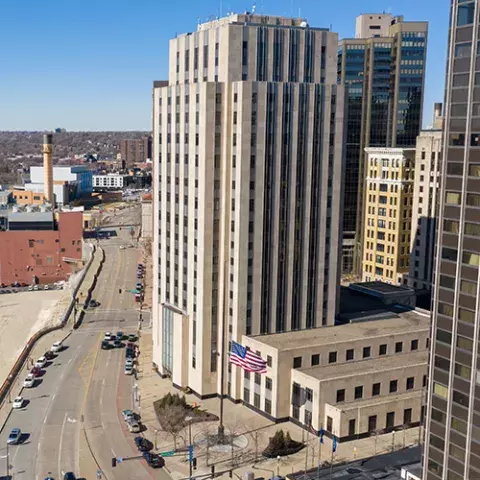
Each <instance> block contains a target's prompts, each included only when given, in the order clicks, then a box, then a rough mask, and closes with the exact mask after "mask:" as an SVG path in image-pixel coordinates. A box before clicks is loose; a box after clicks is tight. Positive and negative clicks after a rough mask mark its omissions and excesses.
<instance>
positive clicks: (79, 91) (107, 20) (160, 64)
mask: <svg viewBox="0 0 480 480" xmlns="http://www.w3.org/2000/svg"><path fill="white" fill-rule="evenodd" d="M435 6H437V5H436V4H435V2H434V1H433V0H426V1H425V2H421V3H418V2H415V1H414V0H405V1H404V2H403V3H402V9H401V10H393V9H392V8H390V5H389V3H388V2H384V1H381V0H364V1H362V2H361V5H359V4H358V2H356V1H354V0H345V1H344V2H343V3H342V5H341V6H340V5H338V4H329V3H328V4H327V3H324V4H317V3H313V2H312V3H306V2H296V3H293V2H292V1H289V0H280V1H279V2H274V1H273V0H264V1H261V2H257V4H256V13H259V14H262V13H264V14H265V15H278V16H294V17H298V16H301V17H304V18H306V19H307V20H308V22H309V23H310V24H311V25H312V26H318V27H329V26H331V27H332V31H334V32H337V33H338V34H339V39H341V38H352V37H354V32H355V18H356V16H357V15H360V14H361V13H370V12H372V13H377V12H383V11H388V12H391V13H392V14H393V15H404V17H405V20H406V21H414V20H422V21H428V22H429V38H428V51H427V72H426V87H425V99H424V115H423V125H424V127H426V126H428V125H430V124H431V123H432V121H431V119H432V115H433V103H434V102H436V101H437V102H443V94H444V93H443V90H444V75H445V58H446V48H447V33H448V8H447V6H445V8H444V9H438V7H437V9H435V8H434V7H435ZM252 7H253V3H252V5H246V4H245V2H239V1H238V0H232V1H230V2H225V1H223V2H221V1H218V2H213V1H210V0H208V1H207V2H203V3H201V4H199V3H197V2H194V1H193V0H186V1H185V2H183V3H181V4H180V3H174V2H173V3H170V4H166V5H165V4H163V2H158V3H157V2H154V1H153V0H143V1H142V2H140V3H138V4H133V3H132V2H127V1H126V0H119V1H118V2H113V1H111V0H105V1H103V2H95V1H94V0H86V1H84V2H82V3H81V4H80V3H78V4H77V3H65V2H63V1H62V0H51V1H50V2H49V5H48V8H46V7H45V5H39V4H37V3H36V2H34V1H33V0H26V1H24V2H23V3H21V4H19V3H18V2H12V3H9V4H7V5H5V6H4V7H3V12H2V13H3V15H2V18H1V19H0V41H1V42H2V44H3V45H8V48H6V49H5V50H3V52H2V55H1V59H2V74H1V75H0V130H52V129H54V128H57V127H61V128H66V129H67V131H76V130H83V131H85V130H92V131H94V130H125V131H128V130H145V131H149V130H151V122H152V119H151V116H152V114H151V95H152V83H153V81H154V80H161V79H166V78H167V76H168V48H169V40H170V39H171V38H174V37H175V35H176V34H180V33H185V32H191V31H195V30H196V28H197V21H198V20H199V21H200V22H204V21H207V20H208V19H209V18H210V17H212V16H213V17H215V16H216V15H219V14H220V13H221V14H222V15H223V16H225V15H226V13H227V11H229V12H236V13H240V12H243V11H245V9H247V8H249V9H251V8H252ZM185 12H189V13H188V14H185ZM345 12H348V14H347V15H346V14H345Z"/></svg>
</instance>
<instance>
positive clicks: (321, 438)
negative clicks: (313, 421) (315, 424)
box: [317, 424, 324, 479]
mask: <svg viewBox="0 0 480 480" xmlns="http://www.w3.org/2000/svg"><path fill="white" fill-rule="evenodd" d="M323 435H324V433H323V424H322V425H321V426H320V437H319V442H318V444H319V445H318V467H317V479H318V478H320V466H321V464H322V442H323Z"/></svg>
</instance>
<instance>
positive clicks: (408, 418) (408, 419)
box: [403, 408, 412, 425]
mask: <svg viewBox="0 0 480 480" xmlns="http://www.w3.org/2000/svg"><path fill="white" fill-rule="evenodd" d="M411 423H412V409H411V408H406V409H405V410H404V411H403V424H404V425H410V424H411Z"/></svg>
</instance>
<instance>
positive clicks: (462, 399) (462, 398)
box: [453, 390, 469, 408]
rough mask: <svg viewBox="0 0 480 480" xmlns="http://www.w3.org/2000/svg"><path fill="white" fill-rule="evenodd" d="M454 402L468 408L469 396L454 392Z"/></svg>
mask: <svg viewBox="0 0 480 480" xmlns="http://www.w3.org/2000/svg"><path fill="white" fill-rule="evenodd" d="M453 401H454V402H455V403H458V404H459V405H463V406H464V407H466V408H468V403H469V402H468V395H465V394H464V393H462V392H459V391H457V390H454V391H453Z"/></svg>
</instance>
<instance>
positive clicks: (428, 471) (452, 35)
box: [423, 0, 480, 480]
mask: <svg viewBox="0 0 480 480" xmlns="http://www.w3.org/2000/svg"><path fill="white" fill-rule="evenodd" d="M479 18H480V1H479V0H475V1H460V0H458V1H453V0H452V2H451V15H450V32H449V47H448V64H447V65H448V66H447V78H446V93H445V127H444V139H443V164H442V170H441V171H442V174H441V187H440V207H439V216H438V237H437V246H436V249H437V255H436V260H435V282H434V283H435V285H434V300H433V316H432V350H431V355H430V359H431V360H430V385H429V395H428V409H427V412H428V414H427V431H426V437H425V458H424V472H423V478H424V479H426V480H438V479H443V480H447V479H448V480H475V479H478V478H480V353H479V352H480V348H479V347H480V345H479V330H480V306H479V303H478V302H479V298H480V292H479V285H480V282H479V274H480V273H479V265H480V108H479V106H480V104H479V103H477V102H478V101H479V100H480V87H479V85H480V83H479V77H480V63H479V56H478V54H479V53H480V50H479V46H478V41H479V40H480V38H479V27H480V25H479Z"/></svg>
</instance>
